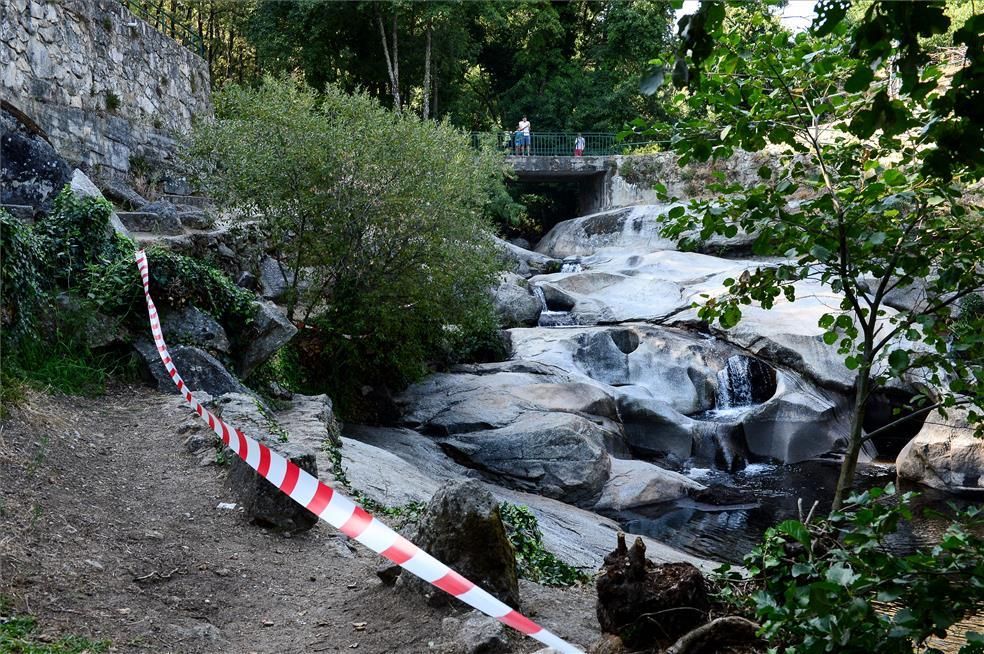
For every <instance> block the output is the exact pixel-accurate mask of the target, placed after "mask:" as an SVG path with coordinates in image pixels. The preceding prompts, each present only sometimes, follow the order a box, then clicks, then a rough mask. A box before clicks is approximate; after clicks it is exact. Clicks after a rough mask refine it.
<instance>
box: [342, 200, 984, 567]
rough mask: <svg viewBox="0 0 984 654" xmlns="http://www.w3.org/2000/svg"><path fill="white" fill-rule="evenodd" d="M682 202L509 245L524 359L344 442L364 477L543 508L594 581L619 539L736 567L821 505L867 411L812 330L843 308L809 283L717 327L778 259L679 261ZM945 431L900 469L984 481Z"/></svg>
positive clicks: (453, 377) (744, 243)
mask: <svg viewBox="0 0 984 654" xmlns="http://www.w3.org/2000/svg"><path fill="white" fill-rule="evenodd" d="M669 208H670V207H669V206H656V205H646V206H637V207H630V208H625V209H618V210H615V211H610V212H605V213H601V214H595V215H592V216H585V217H582V218H576V219H573V220H569V221H566V222H563V223H560V224H558V225H557V226H556V227H555V228H554V229H553V230H552V231H551V232H550V233H549V234H547V235H546V237H545V238H543V239H542V241H541V242H540V243H539V245H538V246H537V248H536V251H535V252H530V251H526V250H523V249H522V248H518V247H516V246H515V245H512V244H506V243H504V242H503V243H502V244H501V245H502V250H503V257H504V259H505V260H507V261H508V262H509V263H510V265H511V267H512V268H513V272H511V273H506V274H504V275H503V276H502V278H501V282H500V284H499V286H498V287H497V288H496V289H494V293H493V297H494V300H495V302H496V305H497V311H498V312H499V314H500V317H501V318H502V319H503V321H504V322H506V323H507V324H510V325H512V326H511V328H509V329H507V330H506V332H505V333H506V335H507V338H508V342H509V349H510V356H509V358H508V359H507V360H505V361H501V362H494V363H484V364H473V365H462V366H458V367H456V368H453V369H452V370H450V371H449V372H445V373H438V374H433V375H431V376H429V377H428V378H426V379H425V380H423V381H421V382H420V383H418V384H416V385H414V386H412V387H410V388H409V389H407V390H406V391H405V392H404V393H402V394H401V395H400V396H399V397H398V398H397V404H398V407H399V410H400V411H399V412H400V418H399V421H398V424H397V425H394V426H392V427H387V428H378V427H366V426H361V427H354V426H353V427H348V428H346V430H345V437H344V438H343V441H344V443H345V447H343V452H345V456H346V461H347V463H348V465H349V466H350V477H351V478H352V480H353V483H355V485H356V486H357V487H360V488H363V489H365V490H366V492H368V493H369V494H370V495H371V496H373V497H374V498H376V499H378V500H380V501H383V502H389V503H397V504H398V503H401V502H406V501H410V500H422V499H425V498H427V497H429V495H430V494H431V493H432V492H433V491H434V490H435V489H436V488H437V486H438V485H439V484H440V483H441V482H443V481H447V480H449V479H457V478H468V477H474V478H479V479H483V480H485V481H487V482H489V483H490V484H491V485H492V486H493V488H494V492H495V493H496V494H497V495H498V496H499V497H500V498H502V499H503V500H508V501H513V502H518V503H523V504H527V505H529V506H530V507H531V509H532V510H533V511H534V513H535V514H536V515H537V516H538V518H539V519H540V522H541V525H542V526H543V527H544V533H545V541H546V543H547V545H548V546H549V547H550V548H552V549H553V550H554V551H556V552H558V553H559V554H560V555H561V556H562V557H564V558H566V559H567V560H568V561H570V562H572V563H574V564H576V565H580V566H584V567H591V566H596V565H597V563H598V562H599V561H600V557H601V556H602V555H603V554H604V553H605V552H606V551H607V549H608V548H610V543H611V538H612V533H613V532H614V530H615V529H617V528H618V527H623V528H627V529H628V530H630V531H637V532H639V533H642V534H643V535H645V536H649V537H652V538H653V539H654V540H662V541H666V542H669V543H672V545H673V546H675V547H677V548H679V550H674V549H672V548H669V547H666V546H665V545H663V546H661V545H657V544H656V543H653V542H652V541H649V542H647V545H649V551H650V553H651V554H652V555H653V556H654V558H656V559H662V560H681V559H689V560H694V559H693V557H692V556H690V555H696V556H697V557H708V558H713V559H718V560H720V559H732V560H734V559H736V558H740V555H741V552H737V551H736V550H735V548H736V547H737V548H739V549H742V548H746V547H747V546H748V545H749V543H751V542H753V541H754V540H755V539H756V538H757V536H758V534H759V533H760V532H761V530H763V529H764V528H765V526H767V525H766V522H769V521H775V520H777V519H782V518H785V517H790V516H794V515H795V512H796V507H797V498H798V497H804V498H806V499H807V500H810V498H813V497H814V496H816V497H818V498H819V497H820V496H825V495H824V494H825V493H827V491H830V489H828V488H827V486H829V485H830V484H829V482H830V477H831V474H829V473H830V471H833V472H834V473H835V472H836V461H837V459H838V457H839V455H840V453H841V452H842V451H843V447H844V443H845V436H846V433H847V427H848V422H849V418H850V414H849V411H850V407H851V401H852V397H851V386H852V383H853V373H852V372H851V371H849V370H848V369H847V368H846V367H845V366H844V364H843V361H842V357H841V356H840V355H838V354H837V353H836V350H835V348H832V347H830V346H827V345H826V344H824V343H823V340H822V334H823V331H824V330H822V329H821V328H820V327H819V326H818V324H817V321H818V319H819V318H820V316H821V315H823V314H824V313H827V312H830V311H836V310H837V308H838V306H839V303H840V297H839V295H838V294H836V293H834V292H833V291H832V290H831V289H830V288H828V287H825V286H824V285H822V284H820V283H818V282H802V283H800V284H798V285H797V288H796V291H797V293H796V297H797V299H796V301H795V302H787V301H785V300H779V301H777V303H776V306H775V307H774V308H773V309H772V310H770V311H766V310H762V309H757V308H754V307H749V308H747V309H746V310H745V311H744V319H743V320H742V322H741V323H740V324H739V325H738V326H737V327H736V328H734V329H731V330H728V331H722V330H720V329H717V328H714V327H712V326H709V325H707V324H704V323H702V322H701V321H700V320H699V319H698V318H697V315H696V311H695V310H694V309H693V308H692V307H693V304H694V302H698V301H701V300H702V299H703V298H705V297H708V296H715V295H719V294H721V293H723V292H724V291H725V286H724V283H723V282H724V280H725V278H728V277H737V276H739V275H741V274H742V272H744V271H746V270H749V269H752V268H754V267H757V266H763V265H765V266H768V265H772V264H773V263H774V262H773V261H769V260H761V259H755V258H749V256H748V255H747V252H748V238H747V236H743V235H739V236H737V237H735V238H734V239H721V240H718V241H714V242H713V243H711V244H710V245H709V246H708V248H707V249H708V251H713V252H714V253H715V254H713V255H712V254H707V253H702V252H682V251H678V250H677V249H676V247H675V244H674V243H673V242H672V241H669V240H667V239H665V238H663V237H662V236H661V235H660V227H661V225H662V222H663V217H664V215H665V212H666V211H667V210H668V209H669ZM903 301H904V298H903V299H899V302H903ZM889 318H890V316H888V315H887V316H886V317H885V319H886V320H887V319H889ZM910 391H911V388H910V387H909V386H908V385H907V382H906V380H899V381H898V382H897V383H896V384H895V388H894V389H893V392H894V394H886V395H885V397H883V398H880V399H881V401H882V402H883V403H884V404H885V405H886V406H887V407H888V408H887V409H886V410H883V411H881V413H882V414H885V415H884V416H882V417H881V419H882V421H881V422H880V423H879V422H878V420H879V416H878V415H875V417H874V418H873V420H872V424H866V428H868V429H874V428H876V427H878V426H880V424H884V422H887V421H889V420H891V419H892V412H891V410H890V409H891V406H892V403H893V402H896V403H898V402H899V401H900V400H899V398H905V397H907V396H908V395H907V392H910ZM883 408H884V407H883ZM876 413H877V412H873V414H876ZM954 420H956V422H954ZM936 422H937V421H935V420H930V421H929V422H928V424H927V425H926V427H925V429H923V430H922V433H920V434H919V437H918V438H917V439H916V441H915V442H914V443H913V444H912V445H910V446H909V447H908V448H906V450H905V451H904V453H903V460H901V461H900V469H901V470H903V471H905V473H906V476H907V477H909V478H910V479H912V480H914V481H915V482H919V483H923V484H927V485H935V486H937V487H938V488H943V489H944V490H947V489H949V490H967V489H969V488H971V487H975V486H979V484H980V483H981V482H978V481H977V480H976V479H974V478H973V473H972V472H971V470H972V469H977V470H980V469H981V468H980V464H981V462H982V461H984V455H982V452H981V447H980V445H979V444H976V443H972V442H969V441H968V442H967V443H963V441H962V440H961V441H959V442H955V444H954V445H953V448H951V449H952V451H951V449H948V444H950V443H951V442H954V441H953V439H952V438H950V436H952V434H950V431H952V432H954V433H958V432H959V433H961V434H962V431H966V429H964V428H963V427H961V424H960V422H959V417H957V418H953V417H951V419H950V423H949V424H948V426H947V427H946V429H949V430H950V431H947V432H946V433H945V434H944V435H943V436H942V437H941V436H940V435H939V432H940V430H941V427H940V426H939V425H938V424H936ZM876 423H878V424H876ZM916 432H919V429H918V427H917V428H916V429H914V430H912V432H911V433H907V434H904V435H903V436H904V439H903V440H902V442H901V443H898V444H896V443H893V442H892V439H891V438H888V439H883V440H881V441H878V442H876V443H875V445H874V446H873V447H871V448H869V450H868V451H867V452H866V453H865V458H866V459H867V460H873V459H875V458H878V459H879V461H880V462H881V463H882V464H889V465H888V466H887V467H886V466H885V465H880V466H872V467H869V468H868V472H866V473H865V475H864V478H865V479H868V480H869V482H867V483H875V482H876V481H877V482H885V481H888V480H890V479H891V478H893V477H894V469H893V468H892V467H891V465H890V464H891V460H890V459H891V457H892V456H893V455H894V454H895V453H897V452H898V451H899V449H901V445H902V444H904V443H905V442H906V441H908V439H909V438H910V437H911V436H912V434H914V433H916ZM896 436H897V438H898V435H896ZM897 438H896V440H897ZM941 440H942V441H945V443H944V442H941ZM958 469H959V471H960V472H957V473H954V471H956V470H958ZM831 492H832V491H831ZM827 494H830V493H827ZM763 507H765V508H764V509H763ZM603 516H608V517H603ZM610 518H615V519H616V521H617V522H618V524H616V523H615V522H612V520H611V519H610ZM729 521H730V522H729ZM711 523H713V524H716V525H718V526H721V525H723V528H722V529H718V528H717V527H715V528H714V529H711V530H710V531H713V532H716V533H712V534H708V535H707V538H709V539H711V540H715V539H717V540H718V542H717V543H716V544H715V545H713V546H707V545H706V544H702V536H701V535H700V533H699V532H700V531H701V530H702V529H706V528H707V525H709V524H711ZM738 523H741V525H740V526H739V524H738ZM729 531H730V532H734V535H733V536H730V537H729V535H728V533H727V532H729ZM726 553H727V555H725V554H726Z"/></svg>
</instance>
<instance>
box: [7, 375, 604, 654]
mask: <svg viewBox="0 0 984 654" xmlns="http://www.w3.org/2000/svg"><path fill="white" fill-rule="evenodd" d="M189 415H190V412H189V411H188V410H187V409H186V408H184V407H183V406H182V405H181V404H180V401H179V400H178V398H177V397H176V396H169V395H162V394H160V393H157V392H154V391H151V390H148V389H146V388H143V387H131V386H126V387H122V386H121V387H116V388H113V389H111V390H110V392H109V393H108V394H107V395H106V396H104V397H102V398H96V399H83V398H62V397H48V396H44V395H39V394H32V395H31V396H30V399H29V401H28V403H27V404H26V405H25V406H23V407H21V408H19V409H16V410H14V411H13V415H12V416H11V417H10V418H9V419H8V420H6V421H5V422H4V423H3V424H2V426H0V502H2V503H0V596H4V597H6V598H7V599H8V600H10V601H11V602H12V603H13V605H14V608H15V609H16V611H17V612H20V613H29V614H32V615H34V616H36V617H37V619H38V623H39V625H40V630H41V631H42V632H44V633H45V634H51V635H60V634H69V633H70V634H76V635H81V636H86V637H89V638H91V639H93V640H101V639H106V640H109V641H111V643H112V647H111V649H110V651H118V652H138V651H139V652H257V653H260V652H341V651H351V650H354V649H358V650H360V651H364V652H439V653H440V652H445V653H451V652H456V651H459V650H460V645H458V644H457V643H455V642H454V635H453V633H450V632H449V631H448V630H447V629H446V628H445V626H446V625H447V622H446V621H445V618H447V617H449V616H453V615H456V613H455V612H454V611H452V610H446V611H440V610H436V609H432V608H430V607H428V606H427V605H426V604H425V603H424V602H423V601H422V600H420V599H419V598H417V597H416V596H414V595H411V594H408V593H407V592H404V591H399V590H394V589H392V588H388V587H385V586H383V585H382V584H381V582H380V581H379V580H378V579H377V577H376V576H375V574H374V573H375V569H376V566H377V564H378V562H379V559H378V557H377V556H376V555H375V554H373V553H372V552H369V551H368V550H366V549H364V548H362V547H361V546H359V545H357V544H356V543H354V541H349V540H348V539H347V538H345V537H344V536H342V535H339V534H337V532H335V531H334V530H332V529H331V528H330V527H328V526H327V525H324V524H319V525H318V526H317V527H315V528H314V529H313V530H311V531H310V532H307V533H305V534H302V535H300V536H295V537H293V538H286V537H284V536H280V535H276V534H271V533H269V532H266V531H264V530H262V529H260V528H258V527H256V526H253V525H250V524H247V522H246V521H245V520H244V518H243V517H242V515H241V514H240V512H239V511H238V510H227V509H219V508H217V505H218V504H219V503H220V502H235V501H236V500H235V497H234V496H233V494H232V493H231V491H230V490H229V489H228V488H227V487H226V485H225V475H226V471H225V468H224V467H222V466H202V465H200V464H199V462H198V460H197V459H196V458H195V457H193V456H191V455H189V454H187V453H185V452H184V449H183V448H182V447H181V440H182V436H181V435H180V434H179V433H178V432H179V430H181V429H182V426H183V425H185V424H186V423H187V422H188V421H189ZM522 594H523V596H524V602H525V605H524V609H525V610H526V611H527V613H528V614H530V615H532V616H535V617H536V618H537V619H539V620H540V621H541V622H542V623H543V624H544V625H545V626H547V627H548V628H551V629H554V630H555V631H556V632H557V633H559V634H561V635H562V636H565V637H568V638H572V639H574V640H575V641H576V642H579V643H580V644H582V645H583V644H587V643H588V642H590V641H591V640H593V638H594V636H595V630H596V629H597V627H596V622H595V620H594V607H593V597H592V592H591V589H589V588H581V589H570V590H565V591H558V590H554V589H543V588H541V587H538V586H535V585H533V584H524V586H523V588H522ZM460 613H461V612H459V614H460ZM356 623H365V626H364V628H363V629H362V630H358V629H356V627H355V626H354V625H355V624H356ZM442 623H444V625H445V626H442ZM536 649H538V645H537V644H536V643H535V642H533V641H530V640H528V639H522V640H520V639H516V640H515V641H514V643H513V646H512V649H511V651H514V652H530V651H534V650H536Z"/></svg>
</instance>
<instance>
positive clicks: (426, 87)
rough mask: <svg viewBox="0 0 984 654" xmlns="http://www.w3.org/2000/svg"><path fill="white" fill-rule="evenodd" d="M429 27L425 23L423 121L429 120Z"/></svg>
mask: <svg viewBox="0 0 984 654" xmlns="http://www.w3.org/2000/svg"><path fill="white" fill-rule="evenodd" d="M432 31H433V28H432V27H431V23H430V21H428V22H427V45H426V46H425V48H424V120H427V119H428V118H430V90H431V32H432Z"/></svg>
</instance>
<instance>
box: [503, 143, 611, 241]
mask: <svg viewBox="0 0 984 654" xmlns="http://www.w3.org/2000/svg"><path fill="white" fill-rule="evenodd" d="M506 160H507V161H508V162H509V164H510V165H511V166H512V169H513V170H514V171H515V176H516V180H515V181H514V182H511V183H512V184H515V185H516V186H518V187H519V189H520V191H521V192H528V193H533V194H536V193H537V188H538V187H542V188H543V189H544V190H549V191H550V192H552V193H561V194H565V195H566V196H567V197H566V198H564V201H563V202H560V203H559V206H560V207H564V208H565V209H566V208H568V207H569V209H566V210H567V211H573V215H561V216H557V217H556V218H555V219H554V220H552V221H550V222H554V223H556V222H559V221H560V220H566V219H568V218H574V217H576V216H583V215H585V214H589V213H596V212H598V211H602V210H604V209H607V208H608V207H609V204H610V198H611V188H610V185H611V178H612V176H613V175H614V174H615V171H616V165H615V158H614V157H613V156H587V157H573V156H529V157H526V156H508V157H506ZM544 226H545V227H547V228H548V229H549V227H550V225H544Z"/></svg>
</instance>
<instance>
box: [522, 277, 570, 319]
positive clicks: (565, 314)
mask: <svg viewBox="0 0 984 654" xmlns="http://www.w3.org/2000/svg"><path fill="white" fill-rule="evenodd" d="M531 288H532V289H533V297H535V298H536V299H537V300H539V302H540V320H539V322H537V326H538V327H568V326H570V325H573V324H575V323H574V318H573V317H572V316H571V314H570V312H569V311H551V310H550V309H548V308H547V298H546V296H544V295H543V289H542V288H540V287H539V286H532V285H531Z"/></svg>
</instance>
